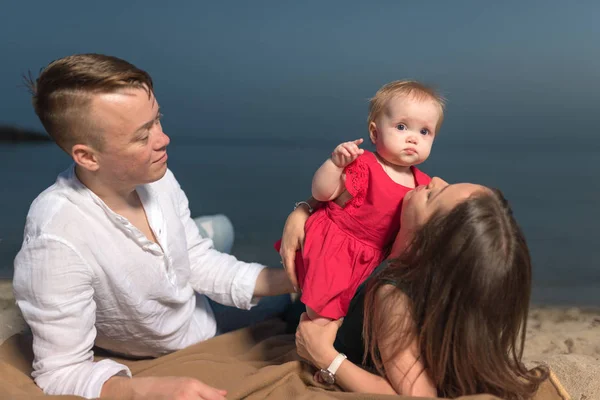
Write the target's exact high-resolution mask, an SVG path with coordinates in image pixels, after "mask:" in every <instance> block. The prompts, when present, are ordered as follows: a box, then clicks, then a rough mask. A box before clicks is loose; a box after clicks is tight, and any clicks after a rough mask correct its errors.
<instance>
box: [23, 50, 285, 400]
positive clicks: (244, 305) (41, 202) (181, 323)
mask: <svg viewBox="0 0 600 400" xmlns="http://www.w3.org/2000/svg"><path fill="white" fill-rule="evenodd" d="M30 83H31V90H32V94H33V105H34V108H35V111H36V113H37V115H38V117H39V118H40V120H41V122H42V124H43V125H44V127H45V129H46V130H47V132H48V134H50V136H52V138H53V139H54V141H55V142H56V144H57V145H58V146H60V147H61V148H62V149H63V150H64V151H65V152H67V153H68V154H69V155H70V156H71V157H72V158H73V160H74V163H73V165H72V166H71V167H70V168H68V169H67V170H66V171H65V172H63V173H61V174H60V175H59V176H58V178H57V180H56V182H55V183H54V184H53V185H52V186H50V187H49V188H48V189H46V190H45V191H44V192H42V193H41V194H40V195H39V196H38V197H37V198H36V199H35V201H34V202H33V203H32V205H31V208H30V210H29V214H28V216H27V222H26V226H25V234H24V240H23V245H22V248H21V250H20V251H19V253H18V255H17V257H16V259H15V272H14V282H13V284H14V292H15V297H16V300H17V304H18V305H19V307H20V309H21V311H22V313H23V316H24V318H25V320H26V321H27V323H28V324H29V326H30V328H31V331H32V334H33V339H34V340H33V351H34V356H35V357H34V361H33V377H34V379H35V382H36V383H37V384H38V385H39V386H40V387H41V388H42V389H43V390H44V392H45V393H48V394H75V395H80V396H84V397H88V398H92V397H99V396H101V395H102V396H103V397H104V396H107V397H111V398H115V399H116V398H127V399H137V398H144V399H153V398H161V399H162V398H185V399H223V398H224V396H225V391H223V390H220V389H216V388H212V387H210V386H208V385H206V384H204V383H202V382H200V381H197V380H194V379H189V378H176V377H146V378H131V373H130V371H129V369H128V368H127V367H126V366H124V365H121V364H118V363H116V362H114V361H111V360H104V361H100V362H94V361H93V352H92V347H93V346H94V345H96V346H98V347H101V348H104V349H107V350H109V351H111V352H113V353H116V354H122V355H129V356H135V357H156V356H160V355H162V354H166V353H169V352H172V351H175V350H178V349H181V348H184V347H186V346H189V345H192V344H194V343H197V342H200V341H203V340H206V339H209V338H211V337H213V336H215V335H217V334H219V333H222V332H224V331H227V330H230V329H234V328H237V327H240V326H236V324H235V322H237V323H238V325H240V323H242V324H250V323H252V322H257V320H258V319H264V318H266V317H268V316H269V313H271V314H273V313H276V312H280V311H282V309H283V307H284V306H285V305H286V304H287V303H286V302H285V301H283V302H282V301H281V300H282V299H284V298H285V299H287V302H288V303H289V295H288V296H285V294H286V293H290V292H291V291H293V288H292V286H291V284H290V282H289V280H288V278H287V275H286V273H285V271H284V270H283V269H282V268H265V267H264V266H263V265H260V264H253V263H245V262H242V261H238V260H237V259H236V258H235V257H233V256H231V255H228V254H225V253H221V252H219V251H217V250H216V249H215V248H214V246H213V241H212V240H211V239H210V238H209V237H206V236H207V235H204V236H203V235H201V234H200V232H199V226H200V228H204V229H203V230H204V231H207V230H210V231H215V230H218V225H219V221H218V220H216V221H213V220H210V219H209V220H203V221H199V223H198V225H197V224H196V222H194V220H193V219H192V218H191V217H190V210H189V207H188V199H187V197H186V195H185V193H184V192H183V191H182V190H181V188H180V186H179V184H178V182H177V180H176V179H175V176H174V175H173V173H172V172H171V171H170V170H169V169H168V168H167V151H166V149H167V146H168V144H169V137H168V136H167V135H166V134H165V133H164V132H163V130H162V127H161V123H160V117H161V114H160V108H159V103H158V101H157V99H156V98H155V97H154V88H153V84H152V79H151V78H150V76H149V75H148V74H147V73H146V72H144V71H142V70H140V69H138V68H136V67H135V66H134V65H132V64H130V63H128V62H126V61H124V60H121V59H118V58H115V57H111V56H105V55H99V54H78V55H73V56H68V57H65V58H62V59H59V60H56V61H54V62H52V63H50V64H49V65H48V66H47V67H46V68H45V69H44V70H43V71H42V72H41V74H40V76H39V78H38V79H37V80H36V81H35V82H34V81H32V82H30ZM199 184H201V183H199ZM213 222H215V223H216V225H215V224H214V223H213ZM222 222H223V221H221V223H222ZM211 224H212V225H211ZM213 233H214V232H213ZM209 236H210V235H209ZM276 295H284V296H279V297H274V298H272V299H274V300H276V302H275V303H270V304H269V302H268V301H267V300H271V299H264V300H263V302H264V303H267V304H266V306H265V307H266V311H265V310H263V311H261V310H260V307H262V306H263V302H261V305H260V306H258V307H256V308H254V309H253V310H251V311H247V314H246V315H243V313H242V312H238V313H237V314H235V313H234V315H233V316H231V317H230V318H229V319H228V317H227V314H228V313H227V312H224V310H223V306H221V307H222V309H220V310H219V311H218V312H215V310H214V308H215V307H214V305H215V304H217V303H220V305H225V306H234V307H236V308H237V309H243V310H249V309H250V308H252V307H253V306H254V305H256V303H257V302H258V300H259V298H261V297H264V296H276ZM209 299H210V300H209ZM231 309H232V310H233V308H231ZM256 309H259V311H258V312H254V313H253V311H254V310H256ZM235 311H238V310H235ZM175 395H177V396H180V397H176V396H175Z"/></svg>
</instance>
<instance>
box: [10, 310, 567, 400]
mask: <svg viewBox="0 0 600 400" xmlns="http://www.w3.org/2000/svg"><path fill="white" fill-rule="evenodd" d="M283 332H284V324H283V322H281V321H279V320H272V321H267V322H265V323H263V324H260V325H257V326H255V327H251V328H247V329H243V330H239V331H236V332H232V333H229V334H226V335H222V336H219V337H216V338H214V339H211V340H208V341H206V342H203V343H199V344H197V345H194V346H191V347H189V348H186V349H184V350H181V351H178V352H175V353H173V354H170V355H167V356H164V357H160V358H157V359H152V360H137V361H132V360H124V359H120V358H115V357H112V358H113V359H115V360H117V361H119V362H122V363H124V364H126V365H128V366H129V367H130V368H131V372H132V373H133V375H134V376H189V377H194V378H198V379H200V380H202V381H204V382H206V383H207V384H210V385H212V386H215V387H218V388H223V389H226V390H227V391H228V395H227V398H228V399H250V400H252V399H256V400H258V399H260V400H263V399H267V400H271V399H307V400H308V399H311V400H312V399H315V400H321V399H323V400H325V399H348V400H359V399H361V400H367V399H373V400H383V399H391V398H394V399H400V398H401V399H403V400H408V399H411V397H404V396H400V397H399V396H384V395H366V394H356V393H344V392H342V391H341V390H340V389H339V388H337V387H334V388H330V387H325V386H322V385H319V384H317V383H315V382H314V381H313V379H312V376H313V369H312V367H310V366H309V365H307V364H306V363H304V362H302V361H301V360H300V359H299V357H298V355H297V354H296V351H295V345H294V337H293V335H285V334H283ZM96 358H97V359H98V360H99V359H102V358H104V357H103V356H100V355H97V357H96ZM31 360H32V355H31V342H30V339H29V338H28V337H27V336H24V335H15V336H13V337H11V338H10V339H8V340H7V341H6V342H5V343H4V344H3V345H2V346H0V399H3V400H4V399H6V400H9V399H10V400H12V399H15V400H16V399H38V398H39V399H51V398H57V399H81V398H80V397H76V396H43V394H42V392H41V390H40V389H39V388H38V387H37V386H36V385H35V383H34V382H33V380H32V379H31V377H30V373H31ZM460 399H463V400H466V399H471V400H492V399H496V397H493V396H489V395H478V396H465V397H461V398H460ZM567 399H569V397H568V395H567V394H566V392H565V391H564V389H562V387H561V386H560V383H558V380H557V379H556V377H555V376H554V375H552V376H551V378H550V379H549V380H548V381H547V382H545V384H544V385H543V386H542V387H541V388H540V390H539V392H538V394H537V395H536V397H535V400H567Z"/></svg>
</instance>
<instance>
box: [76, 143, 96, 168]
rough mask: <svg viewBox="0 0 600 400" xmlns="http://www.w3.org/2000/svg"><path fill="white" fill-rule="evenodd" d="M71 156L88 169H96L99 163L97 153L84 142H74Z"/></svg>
mask: <svg viewBox="0 0 600 400" xmlns="http://www.w3.org/2000/svg"><path fill="white" fill-rule="evenodd" d="M71 157H73V161H75V162H76V163H77V164H78V165H79V166H81V167H82V168H85V169H87V170H88V171H97V170H98V168H99V167H100V165H99V164H98V155H97V154H96V152H95V151H94V149H93V148H91V147H90V146H87V145H85V144H76V145H75V146H73V148H72V149H71Z"/></svg>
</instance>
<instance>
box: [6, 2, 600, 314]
mask: <svg viewBox="0 0 600 400" xmlns="http://www.w3.org/2000/svg"><path fill="white" fill-rule="evenodd" d="M15 3H16V2H15ZM189 3H190V4H187V5H186V6H182V5H167V3H166V2H158V1H144V2H138V3H135V2H134V3H128V4H126V5H124V4H121V3H120V2H119V3H117V2H114V3H113V2H110V1H105V2H102V3H96V4H86V3H80V2H60V3H56V4H55V3H52V4H50V3H41V2H40V4H36V5H35V6H32V5H31V4H30V3H27V4H25V3H23V4H22V5H17V4H12V5H9V6H3V12H2V14H1V15H0V38H1V39H0V54H1V55H0V57H1V59H2V62H1V63H0V123H7V124H15V125H18V126H21V127H27V128H34V129H40V125H39V123H38V122H37V120H36V118H35V115H34V114H33V111H32V110H31V107H30V100H29V98H28V95H27V93H26V91H25V90H24V89H23V88H22V87H19V84H20V74H21V73H23V72H25V71H27V69H31V70H32V71H33V72H34V73H35V72H37V71H38V70H39V69H40V68H41V67H43V66H44V65H45V64H47V63H48V62H49V61H51V60H53V59H55V58H58V57H61V56H64V55H67V54H71V53H75V52H104V53H109V54H113V55H117V56H120V57H123V58H126V59H127V60H129V61H131V62H133V63H135V64H136V65H138V66H139V67H142V68H144V69H146V70H148V71H149V72H150V73H151V74H152V76H153V78H154V80H155V84H156V95H157V98H158V101H159V102H160V103H161V108H162V109H163V110H164V114H165V118H164V124H163V125H164V128H165V131H167V133H169V134H170V136H171V138H172V144H171V146H170V149H169V156H170V157H169V166H170V168H171V169H172V170H173V171H174V172H175V174H176V176H177V177H178V179H179V180H180V183H181V184H182V186H183V188H184V190H185V191H186V192H187V194H188V197H189V198H190V205H191V209H192V212H193V214H195V215H199V214H203V213H216V212H222V213H225V214H227V215H229V216H230V217H231V219H232V220H233V222H234V224H235V226H236V234H237V236H236V246H235V253H236V254H237V255H238V256H239V257H240V258H243V259H247V260H256V261H261V262H265V263H272V264H275V263H277V260H278V258H277V254H276V253H275V252H274V250H272V242H273V241H274V240H275V239H277V238H278V236H279V235H280V233H281V229H282V226H283V222H284V220H285V216H286V215H287V213H288V212H289V210H290V209H291V207H292V206H293V203H294V202H295V201H297V200H299V199H303V198H305V197H307V195H308V193H309V190H310V179H311V177H312V174H313V172H314V170H315V169H316V168H317V167H318V165H319V164H320V163H321V162H322V160H323V159H324V158H325V157H326V156H327V155H328V154H329V153H330V151H331V149H332V148H333V147H334V146H335V144H337V143H338V142H340V141H342V140H349V139H354V138H357V137H361V136H362V137H365V138H366V133H367V132H366V123H365V121H366V116H367V99H368V97H370V96H372V95H373V94H374V93H375V91H376V90H377V89H378V88H379V87H380V86H381V85H382V84H384V83H385V82H388V81H391V80H394V79H401V78H416V79H421V80H424V81H426V82H431V83H434V84H436V85H437V86H438V87H439V88H440V90H441V91H442V92H443V93H444V94H445V95H446V96H447V97H448V100H449V102H448V109H447V117H446V120H445V122H444V126H443V127H442V131H441V133H440V135H439V137H438V139H436V143H435V144H434V148H433V152H432V155H431V157H430V160H428V161H427V163H426V164H424V165H423V169H424V170H425V171H426V172H427V173H429V174H430V175H439V176H442V177H444V178H445V179H446V180H449V181H453V182H458V181H472V182H477V183H482V184H486V185H490V186H496V187H499V188H501V189H502V190H503V192H504V193H505V194H506V196H507V198H508V199H509V200H510V202H511V203H512V205H513V208H514V210H515V213H516V215H517V218H518V219H519V221H520V223H521V225H522V226H523V229H524V230H525V233H526V236H527V239H528V243H529V245H530V248H531V251H532V254H533V259H534V273H535V276H534V299H535V301H536V302H538V303H562V304H589V305H600V268H599V265H598V264H599V263H598V260H600V246H599V245H598V235H597V231H598V229H597V225H598V223H599V222H600V211H599V207H598V205H597V204H598V201H597V198H598V197H599V196H600V179H599V177H600V135H599V133H600V132H598V129H599V128H598V127H599V126H600V113H598V111H597V110H598V104H600V84H599V82H600V44H598V43H599V41H598V40H597V38H598V37H600V28H599V25H598V24H596V23H595V16H596V15H599V14H598V13H599V12H600V6H599V5H596V4H595V3H592V2H587V4H586V2H577V4H574V3H570V4H569V5H568V6H567V5H565V4H566V3H563V2H552V1H544V2H541V1H540V2H527V4H526V5H524V4H522V3H521V2H516V1H515V2H510V1H508V2H503V3H502V4H485V5H483V4H482V3H480V2H475V1H472V2H461V1H457V2H452V4H451V5H450V4H449V5H443V4H442V3H439V4H438V5H437V6H436V7H434V6H433V5H434V4H435V3H430V2H427V4H424V5H409V4H408V3H401V2H395V1H394V2H391V1H390V2H384V1H380V2H379V1H378V2H376V3H373V2H369V3H368V4H367V3H366V2H364V4H363V3H356V4H354V3H353V2H341V1H338V2H336V1H331V2H316V1H315V2H310V1H308V2H281V1H278V2H274V1H269V2H253V3H241V2H235V3H234V2H222V3H221V2H220V3H216V2H215V3H212V2H194V3H192V2H189ZM32 8H34V9H35V12H32V10H31V9H32ZM68 165H69V160H68V158H67V156H66V155H64V154H63V153H62V152H61V151H60V150H59V149H58V148H55V147H54V146H53V145H52V144H49V145H39V144H37V145H31V144H27V145H17V146H12V145H11V146H8V145H0V182H2V195H1V196H0V213H1V214H0V239H1V241H0V275H7V276H10V274H11V269H12V259H13V258H14V255H15V254H16V252H17V251H18V249H19V246H20V242H21V236H22V230H23V224H24V218H25V215H26V213H27V209H28V207H29V204H30V202H31V201H32V200H33V198H35V196H36V195H37V194H38V193H39V192H40V191H42V190H43V189H44V188H45V187H47V186H48V185H50V184H51V183H52V182H53V181H54V179H55V177H56V175H57V174H58V173H59V172H60V171H62V170H64V169H65V168H66V167H67V166H68Z"/></svg>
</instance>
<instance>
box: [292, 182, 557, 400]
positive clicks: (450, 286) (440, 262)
mask: <svg viewBox="0 0 600 400" xmlns="http://www.w3.org/2000/svg"><path fill="white" fill-rule="evenodd" d="M305 218H306V215H302V211H299V212H297V214H295V215H294V214H292V216H291V217H290V219H288V224H289V225H288V224H286V228H285V230H284V242H283V246H286V248H285V249H284V250H283V251H282V255H286V254H289V253H285V252H286V251H287V252H290V251H292V252H294V251H295V248H294V245H295V243H299V242H301V241H302V233H301V232H300V229H297V227H298V226H300V227H301V226H302V224H303V222H302V221H303V219H305ZM284 259H285V261H286V262H285V264H286V267H287V268H289V269H292V268H293V266H292V265H290V264H291V263H290V262H289V260H290V259H293V257H285V258H284ZM530 292H531V260H530V256H529V250H528V248H527V244H526V242H525V238H524V236H523V234H522V232H521V230H520V228H519V226H518V225H517V223H516V221H515V219H514V217H513V215H512V211H511V209H510V207H509V206H508V204H507V202H506V200H505V199H504V197H503V196H502V194H501V193H500V192H499V191H497V190H492V189H489V188H486V187H484V186H480V185H473V184H454V185H449V184H448V183H446V182H444V181H442V180H441V179H439V178H434V179H433V180H432V182H431V183H430V184H429V185H428V186H426V187H425V186H421V187H418V188H416V189H415V190H413V191H412V192H410V193H409V194H408V195H407V196H406V198H405V199H404V205H403V212H402V221H401V229H400V232H399V233H398V236H397V239H396V241H395V243H394V246H393V248H392V250H391V254H390V257H389V258H388V261H386V262H384V263H383V264H382V265H381V266H380V267H379V268H378V269H377V270H376V271H375V272H374V273H373V275H372V276H371V278H370V279H369V280H368V281H367V282H365V284H364V285H362V286H361V287H360V288H359V289H358V291H357V293H356V295H355V297H354V298H353V300H352V303H351V305H350V310H349V311H348V314H347V316H346V317H345V319H344V321H343V324H341V328H340V322H339V321H338V322H332V323H329V324H328V325H325V326H319V325H317V324H314V323H312V322H311V321H310V320H308V319H307V318H306V317H304V316H303V317H302V319H301V322H300V325H299V327H298V330H297V333H296V344H297V347H298V353H299V354H300V356H302V357H303V358H305V359H307V360H308V361H309V362H310V363H312V364H313V365H314V366H316V367H317V369H318V372H317V374H316V375H315V377H316V378H317V379H319V380H321V381H326V382H328V383H333V382H335V383H337V384H338V385H339V386H341V387H342V388H343V389H345V390H347V391H353V392H368V393H389V394H403V395H413V396H429V397H435V396H441V397H456V396H461V395H469V394H478V393H489V394H493V395H496V396H499V397H501V398H503V399H508V400H511V399H528V398H530V397H531V396H533V394H534V393H535V391H536V390H537V387H538V386H539V384H540V383H541V382H542V381H543V380H544V379H545V377H546V374H547V371H545V370H543V369H541V370H536V371H528V370H527V369H526V368H525V367H524V366H523V364H522V363H521V356H522V353H523V345H524V341H525V331H526V329H525V325H526V322H527V313H528V307H529V299H530ZM338 329H339V331H338Z"/></svg>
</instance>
